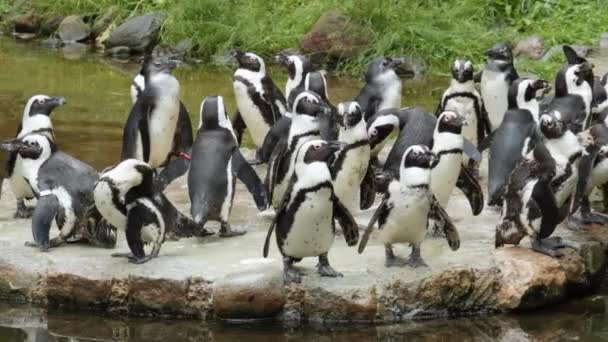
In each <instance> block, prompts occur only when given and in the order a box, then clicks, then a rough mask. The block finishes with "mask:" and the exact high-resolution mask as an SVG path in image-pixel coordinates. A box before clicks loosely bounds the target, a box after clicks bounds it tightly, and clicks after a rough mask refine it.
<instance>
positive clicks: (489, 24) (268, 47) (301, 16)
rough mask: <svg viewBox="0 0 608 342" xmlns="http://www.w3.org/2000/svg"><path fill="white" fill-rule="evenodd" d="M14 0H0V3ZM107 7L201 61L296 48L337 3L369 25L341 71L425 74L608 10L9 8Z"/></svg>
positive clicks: (74, 2) (78, 3) (73, 3)
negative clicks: (381, 59) (407, 67)
mask: <svg viewBox="0 0 608 342" xmlns="http://www.w3.org/2000/svg"><path fill="white" fill-rule="evenodd" d="M19 2H21V3H23V1H17V0H0V9H2V8H3V7H4V8H8V7H10V6H12V5H13V4H15V3H19ZM110 6H118V8H119V16H120V17H121V18H125V17H128V16H132V15H136V14H139V13H142V12H146V11H151V10H156V11H163V12H166V13H167V20H166V22H165V24H164V27H163V31H162V38H163V41H165V42H167V43H175V42H177V41H179V40H181V39H183V38H186V37H191V38H192V39H193V41H194V44H195V47H194V50H193V54H195V55H196V56H198V57H203V58H209V57H210V56H212V55H214V54H217V53H222V52H224V51H226V50H228V49H232V48H234V47H240V48H242V49H247V50H252V51H257V52H259V53H261V54H263V55H269V54H271V53H274V52H276V51H279V50H282V49H285V48H290V47H296V46H297V45H298V42H299V40H300V38H301V37H302V35H303V34H305V33H306V32H307V31H308V30H309V29H310V28H311V27H312V25H313V24H314V23H315V21H316V20H317V19H318V18H319V16H320V15H321V14H322V13H324V12H325V11H327V10H329V9H337V10H338V11H340V12H343V13H345V14H346V15H348V16H349V17H351V18H352V20H354V21H356V22H357V23H359V24H362V25H367V26H370V27H372V28H373V29H374V32H375V37H374V39H373V43H372V46H371V47H370V48H369V49H368V50H367V51H366V52H365V53H364V54H363V55H361V56H359V57H357V58H355V59H352V60H349V61H345V62H344V63H341V64H339V66H338V69H339V71H341V72H344V73H348V74H360V72H361V70H362V68H363V66H364V65H365V64H366V63H367V61H369V59H370V58H371V57H372V56H377V55H408V56H415V57H418V58H420V59H422V60H424V61H425V62H426V63H428V64H429V65H430V66H431V68H432V69H433V71H435V72H444V71H446V70H447V68H449V65H450V64H451V61H452V60H453V59H454V58H455V57H458V56H466V57H470V58H473V59H474V61H475V62H476V63H477V64H479V65H481V64H482V62H483V56H482V53H483V51H484V50H486V49H487V48H488V47H490V46H491V45H493V44H494V43H495V42H498V41H506V42H511V43H512V42H515V41H517V40H518V39H519V38H521V37H526V36H529V35H532V34H536V35H540V36H542V37H544V38H545V44H546V46H547V47H551V46H553V45H555V44H560V43H570V44H590V45H591V44H592V45H596V44H597V41H598V39H599V36H600V34H601V32H602V31H604V30H607V29H606V28H605V25H604V22H603V21H604V19H605V18H606V17H608V1H605V0H451V1H444V0H409V1H398V0H390V1H389V0H378V1H372V0H367V1H365V0H308V1H302V0H273V1H266V0H173V1H172V0H54V1H42V0H32V1H31V3H29V4H27V2H26V5H22V8H18V9H17V11H21V12H24V11H27V10H28V9H29V8H32V7H33V8H34V9H35V10H36V11H37V12H38V13H40V14H42V15H55V14H61V15H66V14H74V13H76V14H83V15H98V14H101V13H103V12H104V11H105V10H106V9H107V8H108V7H110ZM560 61H561V59H560V58H557V59H556V60H555V61H552V62H551V63H541V62H532V61H524V62H522V63H520V64H519V67H520V69H523V70H525V71H529V72H532V73H535V74H538V75H540V76H544V77H552V76H553V74H554V71H555V69H556V68H557V66H558V65H559V62H560Z"/></svg>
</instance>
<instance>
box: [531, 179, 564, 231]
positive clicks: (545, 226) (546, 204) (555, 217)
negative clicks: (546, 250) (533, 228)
mask: <svg viewBox="0 0 608 342" xmlns="http://www.w3.org/2000/svg"><path fill="white" fill-rule="evenodd" d="M531 199H532V200H534V202H535V203H536V205H537V206H538V208H539V209H540V212H541V214H542V220H541V224H540V232H539V233H538V235H539V237H540V238H541V239H545V238H547V237H549V236H551V234H553V231H554V230H555V227H557V225H558V224H559V223H560V221H561V220H560V216H562V215H561V213H560V208H559V207H558V206H557V201H556V200H555V195H554V194H553V190H552V189H551V185H550V182H549V181H545V180H543V181H539V182H537V183H536V185H534V189H533V190H532V196H531Z"/></svg>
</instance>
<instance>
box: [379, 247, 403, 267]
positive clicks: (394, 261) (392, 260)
mask: <svg viewBox="0 0 608 342" xmlns="http://www.w3.org/2000/svg"><path fill="white" fill-rule="evenodd" d="M384 250H385V254H386V260H385V261H384V266H386V267H405V266H407V263H408V259H406V258H403V257H398V256H396V255H395V253H393V247H392V246H390V245H386V246H384Z"/></svg>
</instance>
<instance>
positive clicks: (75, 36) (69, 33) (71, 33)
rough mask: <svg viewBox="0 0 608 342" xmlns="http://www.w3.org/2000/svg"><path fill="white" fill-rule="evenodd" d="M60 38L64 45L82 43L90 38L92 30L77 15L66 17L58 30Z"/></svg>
mask: <svg viewBox="0 0 608 342" xmlns="http://www.w3.org/2000/svg"><path fill="white" fill-rule="evenodd" d="M57 31H58V33H59V38H61V40H62V41H63V42H64V43H70V42H80V41H83V40H85V39H87V38H88V37H89V35H90V34H91V29H90V28H89V25H87V24H85V23H84V21H82V19H81V18H80V17H79V16H77V15H70V16H67V17H65V18H64V19H63V20H62V21H61V24H60V25H59V28H58V29H57Z"/></svg>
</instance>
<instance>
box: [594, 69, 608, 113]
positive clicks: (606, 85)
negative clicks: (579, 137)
mask: <svg viewBox="0 0 608 342" xmlns="http://www.w3.org/2000/svg"><path fill="white" fill-rule="evenodd" d="M607 108H608V73H606V74H604V76H602V78H601V79H595V80H594V82H593V108H592V112H593V113H595V114H597V115H599V114H600V113H602V112H604V111H605V110H606V109H607Z"/></svg>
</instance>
